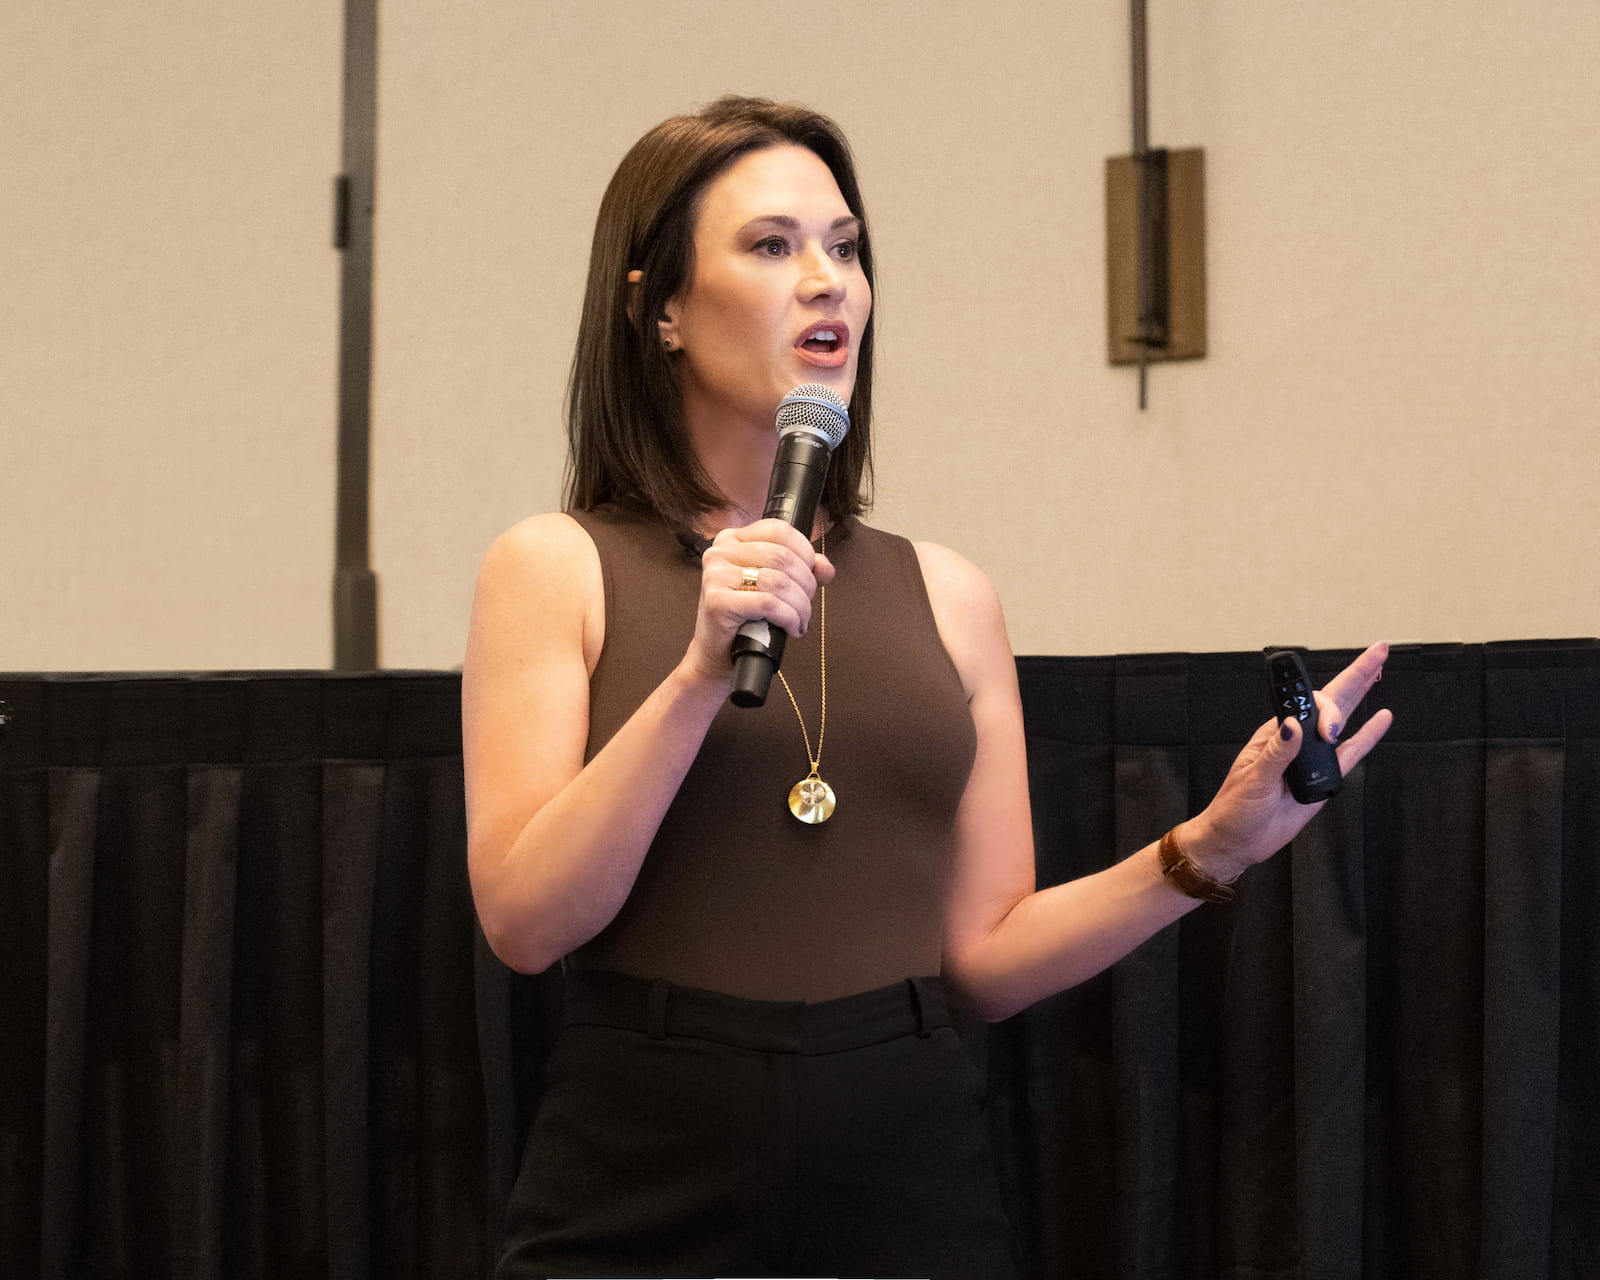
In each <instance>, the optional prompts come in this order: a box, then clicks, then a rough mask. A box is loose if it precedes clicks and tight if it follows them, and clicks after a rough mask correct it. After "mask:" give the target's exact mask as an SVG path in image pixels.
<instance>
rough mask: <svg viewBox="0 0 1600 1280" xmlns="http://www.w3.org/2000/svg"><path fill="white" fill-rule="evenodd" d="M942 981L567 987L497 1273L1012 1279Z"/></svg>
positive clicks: (968, 1066) (574, 978)
mask: <svg viewBox="0 0 1600 1280" xmlns="http://www.w3.org/2000/svg"><path fill="white" fill-rule="evenodd" d="M982 1106H983V1084H982V1080H981V1078H980V1076H979V1074H978V1072H977V1070H976V1069H975V1068H974V1066H973V1065H972V1063H971V1061H970V1060H969V1059H968V1057H967V1054H966V1052H965V1050H964V1049H963V1048H962V1045H961V1043H960V1041H959V1040H958V1039H957V1037H956V1033H955V1031H954V1030H953V1029H952V1028H951V1026H950V1019H949V1014H948V1012H947V1010H946V1006H945V1002H944V997H943V993H942V991H941V989H940V986H939V983H938V980H937V979H932V978H914V979H908V980H907V981H906V982H903V983H897V984H895V985H894V986H891V987H884V988H881V989H880V990H877V991H869V992H865V993H863V994H861V995H855V996H847V997H845V998H844V999H841V1000H830V1001H826V1002H823V1003H819V1004H784V1003H768V1002H765V1001H753V1000H742V999H738V998H736V997H732V996H725V995H720V994H717V993H714V992H706V991H697V990H694V989H692V988H686V987H674V986H669V985H668V984H666V983H662V982H650V981H647V980H645V979H640V978H632V977H627V976H624V975H620V974H606V973H594V972H584V971H576V972H572V973H569V974H568V975H567V996H566V1026H565V1027H564V1029H563V1031H562V1033H561V1036H560V1037H559V1038H558V1040H557V1042H556V1047H555V1049H554V1051H553V1053H552V1055H551V1059H550V1064H549V1067H548V1069H547V1073H546V1091H545V1094H544V1097H543V1098H542V1099H541V1101H540V1107H539V1111H538V1113H537V1115H536V1117H535V1120H534V1125H533V1130H532V1133H531V1134H530V1135H529V1139H528V1147H527V1152H526V1155H525V1157H524V1160H523V1166H522V1172H521V1175H520V1177H519V1178H518V1180H517V1185H516V1188H515V1190H514V1191H513V1193H512V1200H511V1205H510V1209H509V1212H508V1236H507V1243H506V1250H505V1253H504V1256H503V1257H502V1258H501V1260H500V1265H499V1269H498V1271H497V1272H496V1275H497V1277H499V1278H500V1280H513V1278H515V1280H549V1278H550V1277H667V1276H672V1277H716V1276H808V1277H809V1276H828V1277H832V1276H839V1277H844V1276H852V1277H855V1276H871V1277H925V1278H926V1280H1009V1278H1010V1277H1013V1276H1014V1275H1015V1274H1016V1272H1015V1263H1014V1259H1013V1253H1012V1245H1011V1238H1010V1230H1009V1227H1008V1224H1007V1222H1006V1218H1005V1214H1004V1211H1003V1209H1002V1208H1001V1205H1000V1198H999V1192H998V1188H997V1185H996V1180H995V1172H994V1163H993V1159H992V1156H991V1154H990V1150H989V1143H988V1135H987V1131H986V1128H985V1122H984V1119H983V1114H982Z"/></svg>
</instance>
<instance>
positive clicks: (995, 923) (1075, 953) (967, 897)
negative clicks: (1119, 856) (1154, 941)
mask: <svg viewBox="0 0 1600 1280" xmlns="http://www.w3.org/2000/svg"><path fill="white" fill-rule="evenodd" d="M917 553H918V556H919V558H920V560H921V562H922V566H923V574H924V577H925V579H926V581H927V583H928V592H929V597H930V599H931V600H932V601H933V604H934V615H935V618H936V620H937V621H938V624H939V630H940V634H941V636H942V637H943V639H944V642H945V645H946V648H947V649H948V650H949V652H950V655H951V657H952V659H953V660H954V662H955V665H956V669H957V670H958V671H959V672H960V673H961V677H962V680H963V682H964V683H965V685H966V689H967V695H968V701H969V705H970V707H971V710H972V717H973V721H974V724H975V725H976V728H977V733H978V750H977V756H976V759H975V760H974V764H973V771H972V776H971V778H970V780H969V781H968V784H967V790H966V793H965V795H964V797H963V799H962V802H961V806H960V809H959V810H958V813H957V819H956V824H957V826H956V863H955V874H954V879H953V882H952V891H951V895H950V900H949V903H948V907H947V911H946V917H945V975H946V977H948V978H949V979H950V980H951V982H952V983H953V984H954V985H955V986H956V987H957V989H958V990H960V991H961V992H962V994H963V995H964V996H965V998H966V999H967V1000H968V1002H969V1003H970V1004H971V1005H972V1007H973V1008H974V1009H975V1010H976V1011H977V1012H978V1014H979V1015H980V1016H981V1017H984V1018H989V1019H998V1018H1004V1017H1008V1016H1010V1015H1011V1014H1013V1013H1015V1012H1017V1011H1018V1010H1020V1009H1023V1008H1026V1007H1027V1006H1028V1005H1029V1004H1032V1003H1033V1002H1034V1001H1036V1000H1039V999H1041V998H1043V997H1044V996H1047V995H1050V994H1052V993H1054V992H1056V991H1060V990H1063V989H1065V988H1066V987H1070V986H1073V985H1075V984H1076V983H1079V982H1082V981H1083V980H1084V979H1086V978H1089V977H1092V976H1093V975H1094V974H1096V973H1099V972H1100V971H1101V970H1103V969H1105V968H1106V967H1107V966H1109V965H1111V964H1113V963H1115V962H1116V961H1117V960H1119V959H1121V958H1122V957H1123V956H1125V955H1127V954H1128V953H1129V952H1130V951H1132V950H1133V949H1134V948H1135V947H1137V946H1138V945H1139V944H1140V943H1142V942H1144V941H1145V940H1146V939H1148V938H1149V937H1151V936H1152V935H1153V934H1155V933H1156V932H1158V931H1159V930H1160V929H1162V928H1164V927H1165V926H1167V925H1169V924H1171V923H1172V922H1174V921H1175V920H1178V919H1179V918H1181V917H1182V916H1184V915H1186V914H1187V913H1188V912H1190V911H1192V910H1193V909H1194V908H1195V907H1197V906H1199V905H1200V903H1199V900H1197V899H1195V898H1191V897H1188V896H1187V895H1186V894H1184V893H1182V892H1180V891H1179V890H1178V889H1176V888H1174V887H1173V886H1172V885H1171V884H1170V883H1169V882H1168V881H1167V880H1166V878H1165V877H1164V876H1163V875H1162V874H1161V865H1160V862H1159V859H1158V856H1157V850H1156V845H1154V844H1150V845H1147V846H1146V847H1145V848H1143V849H1140V850H1139V851H1138V852H1136V853H1134V854H1133V855H1132V856H1131V857H1128V858H1125V859H1124V860H1123V861H1121V862H1119V863H1117V864H1115V865H1114V866H1111V867H1108V868H1106V869H1105V870H1104V871H1100V872H1097V873H1096V874H1094V875H1090V876H1085V877H1083V878H1081V879H1078V880H1073V881H1069V882H1068V883H1066V884H1061V885H1056V886H1053V887H1051V888H1048V889H1044V890H1039V891H1036V889H1035V884H1034V864H1033V833H1032V825H1031V815H1030V812H1029V805H1028V787H1027V758H1026V752H1025V747H1024V741H1023V731H1022V704H1021V698H1020V695H1019V693H1018V690H1017V679H1016V664H1015V659H1014V658H1013V657H1012V654H1011V646H1010V643H1009V641H1008V640H1007V638H1006V633H1005V621H1004V618H1003V616H1002V614H1001V611H1000V604H999V600H998V598H997V597H996V596H995V593H994V589H993V587H991V586H990V584H989V582H988V580H987V579H986V578H984V576H983V575H982V574H981V573H980V572H979V571H978V570H977V569H975V568H974V567H973V566H972V565H970V564H968V563H967V562H966V561H965V560H963V559H961V557H959V556H957V555H955V554H954V553H953V552H950V551H947V550H945V549H944V548H942V547H936V546H932V545H930V544H919V545H918V548H917ZM1385 653H1386V650H1384V649H1383V646H1381V645H1380V646H1374V647H1373V648H1372V649H1369V650H1368V651H1367V652H1366V653H1365V654H1363V655H1362V657H1361V658H1360V659H1358V660H1357V662H1356V663H1354V664H1352V666H1351V667H1350V668H1349V669H1347V670H1346V671H1345V672H1343V673H1342V674H1341V675H1340V676H1339V677H1338V678H1337V679H1336V680H1335V681H1334V682H1333V683H1332V684H1330V686H1329V688H1328V690H1327V691H1326V693H1327V697H1324V696H1323V695H1320V694H1319V699H1321V700H1323V701H1324V702H1325V703H1326V705H1327V711H1326V713H1325V714H1324V715H1323V716H1322V719H1323V721H1324V722H1329V723H1331V724H1334V725H1336V724H1338V723H1340V722H1341V721H1342V720H1343V718H1345V717H1347V716H1348V714H1349V712H1350V711H1352V710H1353V709H1354V707H1355V705H1356V703H1358V702H1359V701H1360V699H1361V697H1362V695H1364V694H1365V693H1366V691H1367V689H1368V688H1369V687H1370V686H1371V684H1372V682H1373V681H1374V680H1375V679H1376V678H1377V675H1378V673H1379V671H1380V670H1381V667H1382V662H1383V657H1384V655H1385ZM1388 724H1389V716H1388V713H1387V712H1380V713H1379V714H1378V715H1376V716H1374V717H1373V718H1372V719H1371V720H1370V721H1369V722H1368V724H1367V725H1366V726H1365V727H1364V728H1363V729H1362V731H1361V732H1360V733H1359V734H1357V735H1355V736H1354V737H1353V738H1352V739H1351V740H1350V741H1348V742H1346V743H1344V744H1342V745H1341V746H1340V748H1339V756H1340V763H1341V765H1342V766H1343V767H1344V768H1346V769H1351V768H1354V767H1355V765H1356V763H1357V762H1358V761H1359V760H1360V759H1361V758H1362V757H1363V756H1364V755H1365V754H1366V753H1367V752H1368V751H1369V750H1370V749H1371V748H1372V747H1373V745H1375V744H1376V742H1377V741H1378V739H1379V738H1381V737H1382V736H1383V733H1384V731H1385V730H1386V729H1387V728H1388ZM1299 741H1300V739H1299V729H1298V726H1297V725H1296V726H1295V727H1294V729H1293V731H1292V733H1291V736H1290V738H1288V739H1287V740H1286V739H1283V738H1281V737H1279V735H1278V733H1277V726H1276V725H1275V724H1273V723H1270V722H1269V723H1268V724H1266V725H1263V726H1262V727H1261V729H1260V730H1259V731H1258V732H1257V733H1256V735H1255V736H1254V737H1253V738H1252V739H1251V741H1250V743H1249V744H1248V745H1247V746H1246V747H1245V749H1244V750H1243V751H1242V752H1241V753H1240V756H1239V758H1238V760H1236V761H1235V763H1234V766H1233V769H1232V771H1231V772H1230V773H1229V775H1228V780H1227V781H1226V782H1225V783H1224V784H1223V787H1222V789H1221V790H1220V791H1219V792H1218V794H1217V797H1216V798H1215V799H1214V800H1213V801H1212V803H1211V804H1210V805H1209V806H1208V807H1207V809H1206V810H1205V811H1204V812H1203V813H1202V814H1200V815H1199V816H1198V817H1197V818H1194V819H1191V820H1190V821H1189V822H1187V823H1185V824H1183V827H1182V828H1181V830H1180V832H1179V836H1180V840H1181V841H1182V843H1183V845H1184V848H1185V851H1186V852H1187V853H1188V854H1189V856H1190V858H1191V860H1193V861H1194V862H1195V863H1196V864H1197V865H1199V866H1200V867H1201V868H1202V869H1203V870H1205V871H1206V872H1207V873H1208V874H1211V875H1212V876H1213V877H1214V878H1217V879H1231V878H1232V877H1233V876H1235V875H1237V874H1238V873H1239V872H1240V871H1242V870H1243V869H1244V868H1245V867H1247V866H1249V865H1251V864H1253V863H1255V862H1259V861H1262V860H1264V859H1265V858H1268V857H1270V856H1271V855H1272V854H1273V853H1274V852H1276V851H1277V850H1278V849H1280V848H1282V847H1283V845H1285V844H1286V843H1288V841H1289V840H1290V839H1291V838H1292V837H1293V835H1294V834H1295V832H1296V831H1298V830H1299V829H1300V827H1301V826H1303V825H1304V824H1305V823H1306V822H1307V821H1308V820H1309V819H1310V818H1311V816H1312V815H1313V814H1315V813H1316V811H1317V809H1318V808H1319V807H1320V806H1302V805H1298V804H1296V803H1295V802H1294V801H1293V799H1292V798H1291V797H1289V796H1288V790H1287V787H1286V786H1285V785H1284V783H1283V770H1284V768H1285V767H1286V766H1287V764H1288V762H1289V761H1290V760H1291V759H1293V757H1294V754H1295V751H1296V750H1297V749H1298V746H1299Z"/></svg>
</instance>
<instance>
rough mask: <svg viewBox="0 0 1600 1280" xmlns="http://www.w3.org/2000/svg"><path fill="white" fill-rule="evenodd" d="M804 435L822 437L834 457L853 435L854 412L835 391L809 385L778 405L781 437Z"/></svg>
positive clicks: (803, 386)
mask: <svg viewBox="0 0 1600 1280" xmlns="http://www.w3.org/2000/svg"><path fill="white" fill-rule="evenodd" d="M791 431H804V432H806V433H808V434H810V435H814V436H817V437H819V438H820V439H821V440H822V441H823V442H824V443H826V444H827V446H828V451H829V452H830V453H831V452H832V451H833V450H835V449H837V448H838V447H839V442H840V441H841V440H843V439H844V438H845V436H846V435H847V434H849V431H850V410H849V408H848V407H847V406H846V405H845V402H844V398H843V397H842V396H841V395H840V394H839V393H838V392H837V391H835V390H834V389H833V388H832V387H825V386H823V385H822V384H821V383H820V382H806V383H802V384H801V385H800V386H798V387H796V388H795V389H794V390H793V391H791V392H790V393H789V394H788V395H786V396H784V398H783V399H782V400H780V401H778V434H779V435H780V436H783V435H788V434H789V433H790V432H791Z"/></svg>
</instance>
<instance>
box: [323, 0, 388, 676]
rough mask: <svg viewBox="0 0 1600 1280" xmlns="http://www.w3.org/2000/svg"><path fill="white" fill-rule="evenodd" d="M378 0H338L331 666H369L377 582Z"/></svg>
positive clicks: (374, 645)
mask: <svg viewBox="0 0 1600 1280" xmlns="http://www.w3.org/2000/svg"><path fill="white" fill-rule="evenodd" d="M377 125H378V0H345V9H344V145H343V152H342V164H343V168H344V172H343V173H342V174H340V175H339V178H338V180H337V182H336V184H335V197H336V199H335V205H336V207H335V215H334V218H335V225H334V244H335V246H336V247H337V248H339V249H340V250H341V251H342V254H343V256H342V259H341V264H340V273H339V479H338V510H337V520H336V532H335V553H334V577H333V665H334V668H335V669H336V670H339V671H370V670H373V669H375V668H376V667H377V665H378V580H377V577H376V575H375V574H374V573H373V572H372V568H371V564H370V546H369V529H370V525H371V514H370V508H371V491H372V477H371V460H370V448H369V446H370V442H371V434H372V430H371V427H372V214H373V201H374V192H375V189H376V176H377V150H378V145H377V133H378V128H377Z"/></svg>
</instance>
